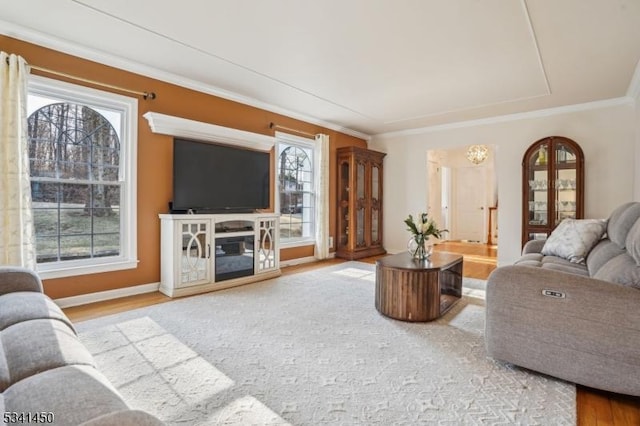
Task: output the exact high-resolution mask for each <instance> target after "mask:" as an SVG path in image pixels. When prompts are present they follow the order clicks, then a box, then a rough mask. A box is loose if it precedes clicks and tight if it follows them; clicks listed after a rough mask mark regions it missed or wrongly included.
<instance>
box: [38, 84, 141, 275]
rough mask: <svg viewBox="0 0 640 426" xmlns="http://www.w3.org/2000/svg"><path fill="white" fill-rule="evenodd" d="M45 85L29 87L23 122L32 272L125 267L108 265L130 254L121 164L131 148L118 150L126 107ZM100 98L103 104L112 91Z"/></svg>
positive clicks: (127, 187) (127, 184)
mask: <svg viewBox="0 0 640 426" xmlns="http://www.w3.org/2000/svg"><path fill="white" fill-rule="evenodd" d="M45 86H46V85H45ZM45 86H40V85H38V84H36V87H37V88H38V89H39V90H36V89H34V90H33V91H31V90H30V93H29V101H28V109H29V112H30V114H29V118H28V120H27V132H28V137H29V163H30V164H29V166H30V175H31V197H32V211H33V219H34V225H35V235H36V258H37V263H38V270H39V271H41V272H45V277H46V276H47V274H46V272H47V271H52V270H55V271H57V275H56V274H54V275H51V274H49V276H50V277H55V276H66V275H74V274H75V273H76V272H77V273H80V271H82V272H81V273H90V272H101V271H102V270H104V269H102V270H87V269H82V268H83V267H84V268H87V267H93V266H95V265H96V264H103V265H104V264H109V265H111V267H110V269H107V270H113V269H123V268H126V267H130V265H131V264H133V263H131V264H130V265H129V266H123V265H120V267H114V266H113V265H114V264H117V263H119V262H125V261H129V260H133V259H131V258H132V257H135V238H136V237H135V235H131V234H130V231H133V230H134V229H135V227H133V228H132V227H131V226H130V223H131V218H132V213H134V212H135V204H134V203H132V202H131V194H132V193H135V191H134V190H132V184H133V183H134V182H135V179H133V176H132V172H131V171H128V170H126V167H125V166H126V163H127V162H126V161H125V159H126V156H127V155H128V154H130V153H131V150H130V149H123V148H125V147H123V144H124V143H125V142H124V141H123V140H122V137H121V135H122V134H124V135H130V134H131V132H129V131H126V130H125V128H126V126H123V123H126V122H130V121H129V115H128V114H127V112H128V111H129V110H128V109H127V108H126V107H124V106H121V109H120V110H118V105H117V102H115V104H114V102H112V104H113V105H109V106H110V107H111V108H105V106H106V105H105V104H104V103H102V104H97V105H95V106H94V105H92V104H90V103H85V102H74V101H73V100H72V99H69V98H70V96H69V91H68V90H67V91H64V92H62V93H63V96H56V95H57V92H56V89H57V87H49V86H46V87H45ZM53 86H57V84H53ZM72 87H74V88H76V87H78V86H72ZM67 89H68V88H67ZM77 90H78V92H79V95H78V96H79V97H80V99H82V94H81V92H82V93H84V92H85V91H87V90H90V89H86V88H81V89H77ZM96 92H97V91H96ZM98 93H101V94H103V93H104V92H98ZM104 96H105V97H106V98H107V99H105V100H103V101H104V102H105V103H107V104H108V102H109V99H108V98H110V97H111V96H118V95H112V94H105V95H104ZM91 99H92V100H94V101H95V100H96V95H95V93H92V98H91ZM134 102H135V100H134ZM134 142H135V141H133V140H127V141H126V143H127V144H134ZM134 146H135V144H134ZM129 148H131V147H129ZM125 177H126V178H128V179H125ZM133 219H134V220H135V216H134V217H133ZM125 235H126V236H127V238H126V239H125V237H124V236H125ZM130 240H133V243H132V241H130ZM68 268H71V269H73V270H74V271H76V272H72V273H68ZM65 269H67V272H64V271H65ZM61 271H63V272H61Z"/></svg>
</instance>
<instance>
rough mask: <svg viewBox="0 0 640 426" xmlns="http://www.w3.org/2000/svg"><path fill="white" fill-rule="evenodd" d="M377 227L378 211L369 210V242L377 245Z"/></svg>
mask: <svg viewBox="0 0 640 426" xmlns="http://www.w3.org/2000/svg"><path fill="white" fill-rule="evenodd" d="M378 226H379V218H378V209H373V210H371V242H372V243H378V236H379V232H378Z"/></svg>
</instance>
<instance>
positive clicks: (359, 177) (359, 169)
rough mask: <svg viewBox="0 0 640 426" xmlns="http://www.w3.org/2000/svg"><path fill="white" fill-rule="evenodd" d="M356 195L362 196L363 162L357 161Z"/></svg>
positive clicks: (359, 197)
mask: <svg viewBox="0 0 640 426" xmlns="http://www.w3.org/2000/svg"><path fill="white" fill-rule="evenodd" d="M356 175H357V176H356V197H357V198H358V199H361V198H364V164H363V163H358V166H357V171H356Z"/></svg>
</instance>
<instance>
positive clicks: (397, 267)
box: [376, 252, 462, 322]
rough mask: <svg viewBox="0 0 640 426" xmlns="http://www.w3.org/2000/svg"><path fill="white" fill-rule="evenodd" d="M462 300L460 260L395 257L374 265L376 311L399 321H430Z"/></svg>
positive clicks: (451, 257) (440, 254)
mask: <svg viewBox="0 0 640 426" xmlns="http://www.w3.org/2000/svg"><path fill="white" fill-rule="evenodd" d="M461 297H462V256H460V255H457V254H453V253H443V252H436V253H433V254H432V255H431V257H430V258H429V259H426V260H417V259H414V258H413V257H412V256H411V255H409V253H406V252H405V253H399V254H394V255H391V256H386V257H383V258H382V259H379V260H378V261H376V309H377V310H378V311H379V312H380V313H381V314H383V315H385V316H388V317H390V318H394V319H397V320H402V321H416V322H417V321H432V320H434V319H436V318H439V317H440V316H442V315H443V314H444V313H445V312H447V311H448V310H449V309H451V307H452V306H453V305H454V304H455V303H456V302H457V301H458V300H460V298H461Z"/></svg>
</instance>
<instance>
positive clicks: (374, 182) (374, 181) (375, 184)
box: [371, 166, 380, 200]
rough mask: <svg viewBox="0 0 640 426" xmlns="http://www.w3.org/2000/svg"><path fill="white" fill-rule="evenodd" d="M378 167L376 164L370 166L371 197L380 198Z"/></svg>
mask: <svg viewBox="0 0 640 426" xmlns="http://www.w3.org/2000/svg"><path fill="white" fill-rule="evenodd" d="M379 176H380V169H379V168H378V167H377V166H373V167H371V198H373V199H374V200H377V199H379V198H380V189H379V185H380V183H379V182H380V179H379Z"/></svg>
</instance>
